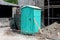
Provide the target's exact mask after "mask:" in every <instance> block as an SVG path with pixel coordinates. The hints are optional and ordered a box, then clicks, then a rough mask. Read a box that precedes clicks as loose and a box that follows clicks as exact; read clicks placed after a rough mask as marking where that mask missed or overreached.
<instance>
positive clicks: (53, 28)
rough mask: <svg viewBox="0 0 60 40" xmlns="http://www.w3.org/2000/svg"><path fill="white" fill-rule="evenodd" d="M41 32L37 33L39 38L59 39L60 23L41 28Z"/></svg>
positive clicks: (44, 39) (45, 39) (47, 39)
mask: <svg viewBox="0 0 60 40" xmlns="http://www.w3.org/2000/svg"><path fill="white" fill-rule="evenodd" d="M42 32H43V33H42V34H40V35H39V34H38V37H37V38H39V39H41V40H60V24H58V23H56V22H55V23H53V24H51V25H49V26H47V27H45V28H43V29H42Z"/></svg>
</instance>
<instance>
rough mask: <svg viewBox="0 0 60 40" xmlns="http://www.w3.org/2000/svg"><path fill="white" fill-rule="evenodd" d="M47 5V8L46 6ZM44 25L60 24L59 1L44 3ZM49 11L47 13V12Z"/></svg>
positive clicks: (52, 0)
mask: <svg viewBox="0 0 60 40" xmlns="http://www.w3.org/2000/svg"><path fill="white" fill-rule="evenodd" d="M48 3H49V6H48ZM44 5H45V6H44V9H45V10H44V23H45V25H46V26H47V25H50V24H52V23H54V22H58V23H60V0H49V2H48V0H45V1H44ZM48 10H49V11H48Z"/></svg>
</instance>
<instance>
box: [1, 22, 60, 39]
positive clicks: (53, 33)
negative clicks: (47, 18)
mask: <svg viewBox="0 0 60 40" xmlns="http://www.w3.org/2000/svg"><path fill="white" fill-rule="evenodd" d="M42 32H43V33H42V34H36V35H34V36H32V35H23V34H18V33H16V32H12V30H11V29H10V27H3V28H0V40H60V24H58V23H53V24H51V25H49V26H47V27H45V28H42Z"/></svg>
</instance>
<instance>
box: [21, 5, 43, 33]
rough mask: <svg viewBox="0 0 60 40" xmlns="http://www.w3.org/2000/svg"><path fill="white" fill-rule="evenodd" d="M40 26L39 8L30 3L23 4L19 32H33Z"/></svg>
mask: <svg viewBox="0 0 60 40" xmlns="http://www.w3.org/2000/svg"><path fill="white" fill-rule="evenodd" d="M34 20H35V21H36V22H35V21H34ZM41 27H42V26H41V8H39V7H36V6H31V5H27V6H23V7H22V8H21V33H23V34H35V33H38V32H39V29H38V28H41Z"/></svg>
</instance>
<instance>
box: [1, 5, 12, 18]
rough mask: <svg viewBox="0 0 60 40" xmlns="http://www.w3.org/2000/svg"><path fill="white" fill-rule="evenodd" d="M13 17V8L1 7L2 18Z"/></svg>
mask: <svg viewBox="0 0 60 40" xmlns="http://www.w3.org/2000/svg"><path fill="white" fill-rule="evenodd" d="M9 17H12V7H11V6H5V5H0V18H9Z"/></svg>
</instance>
